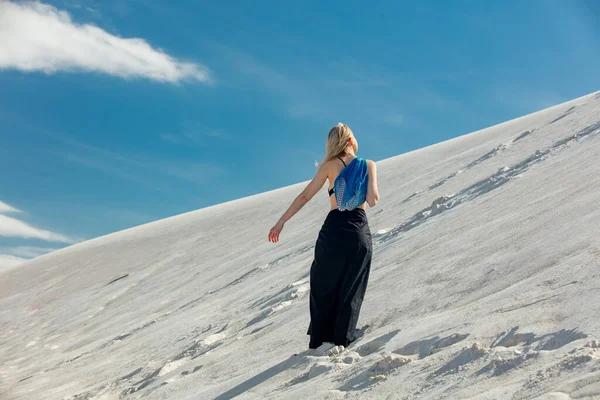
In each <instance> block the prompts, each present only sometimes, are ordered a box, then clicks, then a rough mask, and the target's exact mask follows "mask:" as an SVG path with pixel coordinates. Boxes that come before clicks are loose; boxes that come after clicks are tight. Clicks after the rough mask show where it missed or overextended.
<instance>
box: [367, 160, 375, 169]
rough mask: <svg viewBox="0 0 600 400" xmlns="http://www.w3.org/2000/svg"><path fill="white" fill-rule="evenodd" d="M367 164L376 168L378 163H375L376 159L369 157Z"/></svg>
mask: <svg viewBox="0 0 600 400" xmlns="http://www.w3.org/2000/svg"><path fill="white" fill-rule="evenodd" d="M367 165H368V166H369V168H373V169H375V168H376V167H377V165H376V164H375V161H373V160H369V159H367Z"/></svg>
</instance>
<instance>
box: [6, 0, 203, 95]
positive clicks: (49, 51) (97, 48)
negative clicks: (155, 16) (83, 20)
mask: <svg viewBox="0 0 600 400" xmlns="http://www.w3.org/2000/svg"><path fill="white" fill-rule="evenodd" d="M0 49H2V51H0V69H17V70H21V71H26V72H30V71H42V72H45V73H47V74H51V73H55V72H58V71H90V72H100V73H105V74H109V75H113V76H117V77H121V78H147V79H151V80H156V81H161V82H173V83H174V82H180V81H182V80H185V79H192V80H197V81H201V82H207V83H208V82H210V81H211V78H210V73H209V70H208V68H206V67H205V66H203V65H201V64H198V63H191V62H184V61H181V60H178V59H176V58H174V57H172V56H170V55H168V54H166V53H165V52H163V51H162V50H160V49H155V48H153V47H152V46H150V45H149V44H148V43H147V42H146V41H145V40H143V39H140V38H121V37H118V36H115V35H112V34H110V33H108V32H106V31H104V30H102V29H101V28H99V27H97V26H94V25H89V24H85V25H80V24H77V23H75V22H74V21H72V19H71V16H70V15H69V13H67V12H65V11H60V10H58V9H57V8H55V7H53V6H51V5H47V4H42V3H39V2H25V3H13V2H10V1H0Z"/></svg>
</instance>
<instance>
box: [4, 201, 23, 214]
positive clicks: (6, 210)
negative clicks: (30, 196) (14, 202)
mask: <svg viewBox="0 0 600 400" xmlns="http://www.w3.org/2000/svg"><path fill="white" fill-rule="evenodd" d="M18 212H21V210H17V209H16V208H14V207H12V206H9V205H8V204H6V203H5V202H3V201H0V213H18Z"/></svg>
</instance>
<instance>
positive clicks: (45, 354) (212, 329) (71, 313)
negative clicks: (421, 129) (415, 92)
mask: <svg viewBox="0 0 600 400" xmlns="http://www.w3.org/2000/svg"><path fill="white" fill-rule="evenodd" d="M573 107H574V108H573ZM432 117H433V116H432ZM561 117H562V118H561ZM555 120H556V121H555ZM553 121H555V122H553ZM359 134H360V133H359ZM365 156H368V155H365ZM599 160H600V95H598V94H592V95H589V96H585V97H583V98H580V99H576V100H573V101H571V102H569V103H566V104H562V105H559V106H556V107H553V108H551V109H548V110H544V111H542V112H539V113H536V114H533V115H530V116H527V117H523V118H520V119H517V120H513V121H509V122H507V123H504V124H501V125H498V126H495V127H491V128H489V129H486V130H483V131H479V132H476V133H474V134H471V135H467V136H463V137H460V138H457V139H454V140H451V141H449V142H445V143H441V144H439V145H435V146H432V147H428V148H425V149H421V150H418V151H415V152H412V153H409V154H405V155H402V156H398V157H394V158H390V159H387V160H383V161H380V162H379V163H378V165H379V185H380V192H381V200H380V202H379V204H378V205H377V207H376V208H373V209H368V210H367V214H368V218H369V221H370V225H371V231H372V232H373V243H374V259H373V269H372V274H371V280H370V282H369V287H368V290H367V295H366V298H365V302H364V304H363V310H362V313H361V318H360V321H359V326H365V325H369V329H367V330H366V332H365V335H364V337H362V339H360V340H359V341H358V342H357V343H355V344H353V345H352V346H351V347H350V348H349V349H339V348H328V349H322V350H323V351H319V352H317V351H307V345H308V336H306V334H305V333H306V329H307V327H308V322H309V314H308V293H309V286H308V280H307V277H308V273H309V268H310V263H311V261H312V256H313V250H314V247H313V246H314V243H315V240H316V238H317V234H318V230H319V228H320V225H321V223H322V222H323V219H324V218H325V215H326V213H327V210H328V198H327V193H326V188H323V192H322V193H319V194H318V195H317V196H316V197H315V198H314V199H313V200H312V201H311V202H310V203H309V204H307V205H306V206H305V208H304V209H302V210H301V211H300V212H299V213H298V214H297V215H296V216H295V217H294V218H293V219H292V220H291V221H289V222H288V223H287V224H286V226H285V228H284V230H283V232H282V234H281V241H280V242H279V243H277V244H273V243H269V242H268V241H267V234H268V230H269V229H270V227H271V226H272V225H273V224H274V222H275V221H276V219H277V218H278V217H279V216H280V215H281V213H282V212H283V211H284V210H285V209H286V208H287V206H288V205H289V204H290V203H291V201H292V200H293V198H294V197H295V196H296V195H297V194H298V193H299V192H300V191H301V189H302V188H303V187H304V185H305V184H306V182H302V183H300V184H297V185H292V186H288V187H285V188H282V189H279V190H275V191H271V192H267V193H263V194H260V195H256V196H252V197H248V198H244V199H240V200H237V201H232V202H228V203H224V204H220V205H217V206H213V207H209V208H205V209H202V210H198V211H196V212H192V213H188V214H184V215H180V216H176V217H173V218H170V219H167V220H162V221H157V222H155V223H152V224H148V225H144V226H141V227H137V228H134V229H130V230H127V231H123V232H119V233H115V234H112V235H109V236H105V237H102V238H99V239H95V240H92V241H89V242H85V243H81V244H78V245H75V246H72V247H70V248H67V249H63V250H60V251H57V252H54V253H51V254H48V255H45V256H42V257H40V258H37V259H35V260H33V261H31V262H26V263H25V264H23V265H21V266H19V267H17V268H14V269H11V270H8V271H5V272H3V273H2V274H1V275H0V328H1V335H0V360H1V362H0V398H1V399H3V400H4V399H7V400H13V399H36V400H38V399H77V400H83V399H105V400H109V399H138V398H148V399H178V400H179V399H215V398H216V399H226V398H232V397H234V396H238V398H240V399H263V398H290V399H298V398H302V399H341V398H358V399H413V398H415V399H416V398H418V399H440V398H451V399H467V398H468V399H508V398H513V399H535V398H539V399H571V398H588V399H590V398H600V348H599V347H600V346H599V345H598V341H597V340H598V338H599V337H600V235H599V233H600V232H599V231H600V208H599V207H598V204H599V203H600V161H599ZM111 282H112V283H111ZM294 354H297V355H294Z"/></svg>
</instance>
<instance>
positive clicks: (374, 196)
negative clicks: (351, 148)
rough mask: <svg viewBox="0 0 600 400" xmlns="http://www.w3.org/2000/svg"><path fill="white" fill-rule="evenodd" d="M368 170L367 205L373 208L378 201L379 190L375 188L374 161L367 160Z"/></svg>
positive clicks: (375, 171)
mask: <svg viewBox="0 0 600 400" xmlns="http://www.w3.org/2000/svg"><path fill="white" fill-rule="evenodd" d="M367 166H368V168H369V186H368V187H367V204H368V205H369V206H370V207H375V205H376V204H377V202H378V201H379V189H378V188H377V166H376V165H375V161H373V160H368V161H367Z"/></svg>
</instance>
